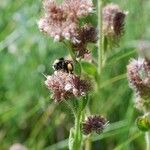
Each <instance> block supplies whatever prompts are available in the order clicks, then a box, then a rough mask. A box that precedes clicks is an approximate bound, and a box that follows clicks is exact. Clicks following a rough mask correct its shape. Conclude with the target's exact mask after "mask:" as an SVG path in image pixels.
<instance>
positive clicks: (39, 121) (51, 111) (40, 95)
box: [0, 0, 150, 150]
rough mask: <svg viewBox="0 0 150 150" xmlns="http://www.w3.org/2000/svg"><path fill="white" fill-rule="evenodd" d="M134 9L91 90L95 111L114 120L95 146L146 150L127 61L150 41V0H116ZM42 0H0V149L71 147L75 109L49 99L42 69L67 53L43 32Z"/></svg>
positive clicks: (48, 71) (47, 69)
mask: <svg viewBox="0 0 150 150" xmlns="http://www.w3.org/2000/svg"><path fill="white" fill-rule="evenodd" d="M107 2H114V3H117V4H119V5H120V6H121V7H122V8H123V9H124V10H126V11H128V12H129V14H128V16H127V20H126V29H125V36H124V38H123V39H122V42H121V44H120V47H119V48H116V49H114V50H112V51H110V52H109V55H108V59H107V62H106V66H105V68H104V69H103V74H102V78H103V80H102V81H103V82H102V83H101V91H100V92H99V93H98V94H94V93H93V95H92V100H91V101H90V110H91V112H92V113H93V114H96V113H98V114H103V115H104V116H106V117H107V118H108V120H109V121H110V125H109V127H108V129H107V130H106V131H105V132H104V133H103V134H101V135H99V136H97V135H93V142H92V146H93V148H92V149H93V150H99V149H101V150H112V149H115V150H119V149H121V150H143V149H145V142H144V135H143V134H142V133H141V132H140V131H139V130H138V129H137V128H136V126H135V119H136V117H137V116H139V115H141V114H140V112H139V111H137V110H136V109H135V108H134V102H133V100H134V96H133V92H132V90H131V89H129V87H128V82H127V79H126V65H127V64H128V61H129V59H130V58H131V57H136V56H137V54H136V45H137V44H138V43H137V42H136V41H137V40H150V11H149V10H150V1H149V0H114V1H107ZM41 15H42V1H41V0H36V1H35V0H1V1H0V150H7V149H9V147H10V145H12V144H13V143H16V142H17V143H18V142H19V143H22V144H24V145H26V146H27V147H28V148H29V149H31V150H49V149H50V150H59V149H64V150H66V149H67V140H66V139H67V138H68V136H69V130H70V128H71V127H72V126H73V121H74V119H73V114H71V113H70V110H68V108H67V106H66V105H65V104H61V105H58V104H56V103H54V102H53V101H52V100H51V99H50V93H49V91H48V90H47V89H46V87H45V85H44V80H45V78H44V76H43V75H42V73H45V74H51V73H52V68H51V64H52V62H53V61H54V60H55V59H56V58H59V57H62V56H65V55H66V54H67V50H66V49H65V47H64V46H63V45H62V44H61V43H53V41H52V39H50V38H49V37H48V36H46V35H44V34H42V33H40V32H39V30H38V27H37V20H38V19H39V18H40V16H41Z"/></svg>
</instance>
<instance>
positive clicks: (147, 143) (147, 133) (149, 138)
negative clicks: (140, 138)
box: [145, 132, 150, 150]
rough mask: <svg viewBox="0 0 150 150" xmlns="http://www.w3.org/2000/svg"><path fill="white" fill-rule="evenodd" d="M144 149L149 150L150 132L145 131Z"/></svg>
mask: <svg viewBox="0 0 150 150" xmlns="http://www.w3.org/2000/svg"><path fill="white" fill-rule="evenodd" d="M145 140H146V150H150V132H146V133H145Z"/></svg>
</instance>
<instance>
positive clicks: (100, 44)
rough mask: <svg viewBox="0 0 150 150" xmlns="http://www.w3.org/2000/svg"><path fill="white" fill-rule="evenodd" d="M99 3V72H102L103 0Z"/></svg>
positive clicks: (99, 0) (98, 0) (98, 1)
mask: <svg viewBox="0 0 150 150" xmlns="http://www.w3.org/2000/svg"><path fill="white" fill-rule="evenodd" d="M97 4H98V11H97V13H98V14H97V16H98V31H99V33H98V37H99V40H98V43H97V44H98V72H99V74H100V73H101V70H102V66H103V55H104V50H103V33H102V0H97Z"/></svg>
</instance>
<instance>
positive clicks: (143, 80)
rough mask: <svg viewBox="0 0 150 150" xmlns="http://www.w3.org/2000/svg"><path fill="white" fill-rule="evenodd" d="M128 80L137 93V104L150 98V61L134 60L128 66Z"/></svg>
mask: <svg viewBox="0 0 150 150" xmlns="http://www.w3.org/2000/svg"><path fill="white" fill-rule="evenodd" d="M127 74H128V80H129V82H130V85H131V88H133V89H134V90H135V92H136V94H137V105H139V103H140V105H141V104H142V105H144V103H145V102H146V101H147V102H148V100H149V99H150V61H147V60H145V59H138V60H132V61H131V62H130V64H129V65H128V66H127Z"/></svg>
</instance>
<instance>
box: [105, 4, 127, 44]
mask: <svg viewBox="0 0 150 150" xmlns="http://www.w3.org/2000/svg"><path fill="white" fill-rule="evenodd" d="M126 14H127V13H125V12H123V10H121V8H120V7H119V6H118V5H116V4H108V5H106V6H105V7H104V8H103V33H104V35H105V36H106V37H107V38H108V39H109V40H112V42H115V44H117V42H118V40H119V38H120V37H121V36H122V35H123V33H124V20H125V16H126ZM115 44H114V45H115ZM117 45H118V44H117Z"/></svg>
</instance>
